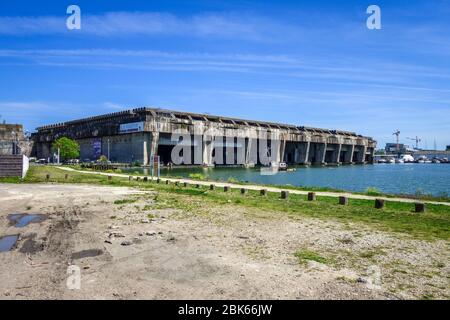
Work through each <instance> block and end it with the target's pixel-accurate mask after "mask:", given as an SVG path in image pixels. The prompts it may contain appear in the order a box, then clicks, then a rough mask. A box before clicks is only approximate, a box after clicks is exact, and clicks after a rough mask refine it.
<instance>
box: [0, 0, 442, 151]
mask: <svg viewBox="0 0 450 320" xmlns="http://www.w3.org/2000/svg"><path fill="white" fill-rule="evenodd" d="M73 4H75V5H78V6H79V7H80V10H81V29H80V30H68V29H67V27H66V20H67V18H68V17H69V14H67V12H66V11H67V8H68V6H69V5H73ZM373 4H375V5H378V6H379V7H380V9H381V29H380V30H369V29H368V28H367V26H366V20H367V18H368V17H369V14H367V12H366V10H367V7H368V6H369V5H373ZM142 106H147V107H158V108H167V109H173V110H179V111H188V112H198V113H209V114H217V115H223V116H229V117H238V118H244V119H255V120H265V121H273V122H282V123H288V124H295V125H299V126H312V127H323V128H328V129H339V130H347V131H354V132H357V133H358V134H362V135H365V136H370V137H373V138H374V139H376V140H377V141H378V145H379V147H383V146H384V144H385V143H386V142H394V141H395V137H394V136H393V135H392V133H393V132H395V131H396V130H397V129H398V130H400V132H401V135H400V141H401V142H403V143H406V144H410V145H414V144H415V142H414V141H413V140H411V139H407V138H415V137H416V136H418V137H420V138H421V140H422V141H421V143H420V144H419V146H420V147H422V148H433V147H434V144H435V141H436V146H437V147H438V148H441V149H442V148H444V147H445V146H446V145H450V0H433V1H425V0H423V1H414V0H410V1H403V0H393V1H378V0H371V1H360V0H348V1H317V0H316V1H302V0H297V1H280V0H272V1H264V0H259V1H249V0H246V1H232V0H228V1H219V0H208V1H201V0H197V1H189V0H179V1H172V0H164V1H151V0H146V1H143V0H142V1H136V0H127V1H112V0H108V1H106V0H104V1H102V0H97V1H92V0H87V1H85V0H71V1H65V0H59V1H48V0H40V1H33V2H32V3H31V1H24V0H15V1H1V2H0V115H1V118H0V121H3V120H5V121H6V122H7V123H21V124H23V125H24V127H25V129H26V130H28V131H30V132H33V131H34V130H35V128H36V127H38V126H41V125H46V124H52V123H59V122H63V121H67V120H73V119H78V118H84V117H88V116H92V115H100V114H104V113H110V112H116V111H120V110H124V109H129V108H134V107H142Z"/></svg>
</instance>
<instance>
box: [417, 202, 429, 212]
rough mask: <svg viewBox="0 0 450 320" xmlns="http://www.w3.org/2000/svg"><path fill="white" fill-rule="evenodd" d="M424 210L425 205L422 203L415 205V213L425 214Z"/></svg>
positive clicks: (425, 208)
mask: <svg viewBox="0 0 450 320" xmlns="http://www.w3.org/2000/svg"><path fill="white" fill-rule="evenodd" d="M426 210H427V207H426V205H425V203H422V202H416V203H415V212H417V213H421V212H425V211H426Z"/></svg>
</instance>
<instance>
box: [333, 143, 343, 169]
mask: <svg viewBox="0 0 450 320" xmlns="http://www.w3.org/2000/svg"><path fill="white" fill-rule="evenodd" d="M341 150H342V144H338V147H337V150H335V151H334V163H336V164H340V163H341Z"/></svg>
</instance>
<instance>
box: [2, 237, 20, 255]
mask: <svg viewBox="0 0 450 320" xmlns="http://www.w3.org/2000/svg"><path fill="white" fill-rule="evenodd" d="M17 239H19V235H13V236H4V237H0V252H6V251H10V250H11V249H12V248H13V247H14V245H15V244H16V242H17Z"/></svg>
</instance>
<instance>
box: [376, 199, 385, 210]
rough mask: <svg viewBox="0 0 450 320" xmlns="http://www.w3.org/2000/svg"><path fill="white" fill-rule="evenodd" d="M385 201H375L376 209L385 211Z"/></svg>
mask: <svg viewBox="0 0 450 320" xmlns="http://www.w3.org/2000/svg"><path fill="white" fill-rule="evenodd" d="M384 205H385V203H384V200H383V199H375V208H376V209H383V208H384Z"/></svg>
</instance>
